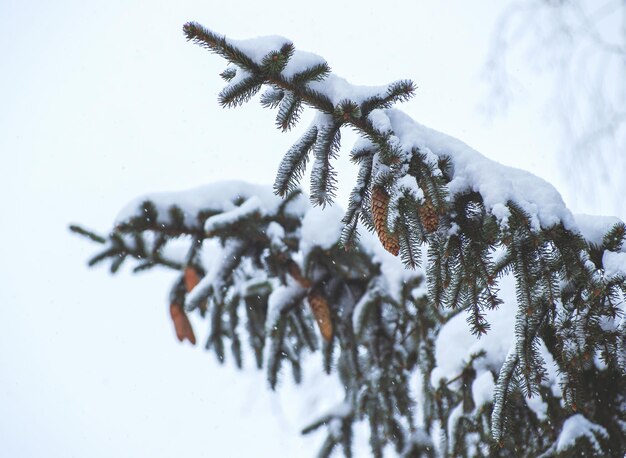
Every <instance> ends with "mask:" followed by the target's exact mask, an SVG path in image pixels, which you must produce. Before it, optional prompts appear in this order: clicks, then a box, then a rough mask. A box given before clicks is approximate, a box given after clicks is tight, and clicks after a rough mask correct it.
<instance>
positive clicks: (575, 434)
mask: <svg viewBox="0 0 626 458" xmlns="http://www.w3.org/2000/svg"><path fill="white" fill-rule="evenodd" d="M594 433H597V434H600V435H602V436H604V437H606V438H608V437H609V433H608V432H607V431H606V429H605V428H604V427H602V426H600V425H597V424H595V423H592V422H590V421H589V420H587V419H586V418H585V417H584V416H582V415H581V414H579V413H578V414H576V415H572V416H571V417H569V418H568V419H567V420H565V423H563V429H562V430H561V434H559V438H558V439H557V443H556V451H557V452H562V451H564V450H567V449H568V448H570V447H572V446H573V445H574V444H575V443H576V439H578V438H579V437H582V436H587V438H588V439H589V442H591V444H592V445H593V447H594V449H596V451H597V452H598V453H602V448H601V447H600V444H599V443H598V440H597V439H596V436H595V434H594Z"/></svg>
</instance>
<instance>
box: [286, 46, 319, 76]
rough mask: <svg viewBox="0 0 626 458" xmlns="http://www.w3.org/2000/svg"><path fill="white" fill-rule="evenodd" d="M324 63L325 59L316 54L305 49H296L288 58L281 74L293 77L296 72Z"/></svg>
mask: <svg viewBox="0 0 626 458" xmlns="http://www.w3.org/2000/svg"><path fill="white" fill-rule="evenodd" d="M325 63H326V60H324V58H323V57H321V56H318V55H317V54H314V53H312V52H307V51H296V52H295V53H294V54H293V56H291V58H290V59H289V62H287V65H286V66H285V68H284V69H283V71H282V72H281V74H282V75H283V76H284V77H285V78H293V76H294V75H295V74H296V73H300V72H302V71H304V70H306V69H309V68H311V67H314V66H316V65H321V64H325Z"/></svg>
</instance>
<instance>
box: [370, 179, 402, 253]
mask: <svg viewBox="0 0 626 458" xmlns="http://www.w3.org/2000/svg"><path fill="white" fill-rule="evenodd" d="M388 211H389V194H387V191H385V190H384V189H383V188H382V187H380V186H374V187H373V188H372V216H373V217H374V229H376V233H377V234H378V238H379V239H380V242H381V243H382V245H383V247H384V248H385V250H387V251H388V252H389V253H391V254H392V255H394V256H398V253H399V252H400V242H399V240H398V235H397V234H393V233H392V232H391V231H390V230H389V228H388V227H387V212H388Z"/></svg>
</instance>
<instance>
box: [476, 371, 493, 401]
mask: <svg viewBox="0 0 626 458" xmlns="http://www.w3.org/2000/svg"><path fill="white" fill-rule="evenodd" d="M495 387H496V384H495V381H494V379H493V374H492V373H491V371H484V372H483V373H482V374H480V375H478V376H477V377H476V379H474V383H472V399H474V404H476V410H480V408H481V407H482V406H484V405H485V404H491V403H492V402H493V391H494V389H495Z"/></svg>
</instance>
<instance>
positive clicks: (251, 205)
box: [204, 196, 263, 232]
mask: <svg viewBox="0 0 626 458" xmlns="http://www.w3.org/2000/svg"><path fill="white" fill-rule="evenodd" d="M262 208H263V204H262V203H261V200H260V199H259V198H258V197H256V196H253V197H250V198H249V199H248V200H246V201H245V202H244V203H243V204H241V205H240V206H239V207H235V208H234V209H232V210H230V211H227V212H224V213H220V214H219V215H215V216H211V217H210V218H208V219H207V220H206V222H205V223H204V230H205V231H206V232H212V231H215V230H218V229H220V228H222V227H224V226H228V225H230V224H232V223H234V222H236V221H238V220H240V219H243V218H245V217H247V216H250V215H253V214H255V213H257V214H260V213H261V212H262Z"/></svg>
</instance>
